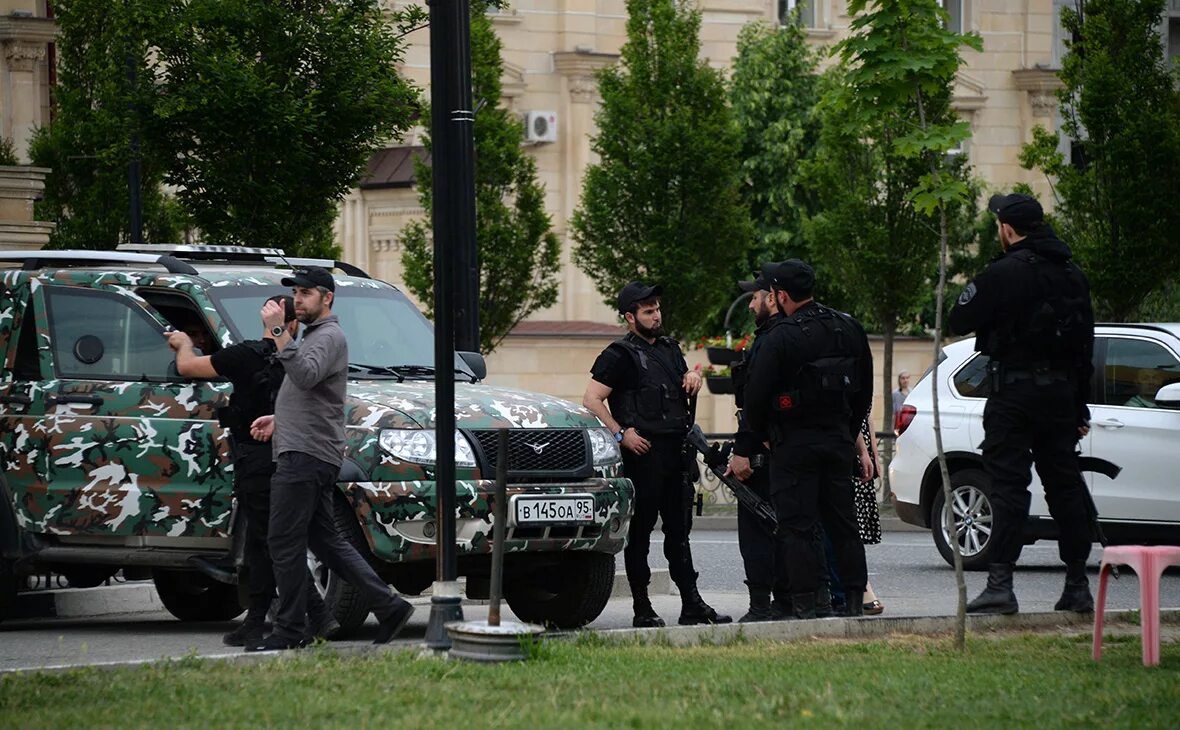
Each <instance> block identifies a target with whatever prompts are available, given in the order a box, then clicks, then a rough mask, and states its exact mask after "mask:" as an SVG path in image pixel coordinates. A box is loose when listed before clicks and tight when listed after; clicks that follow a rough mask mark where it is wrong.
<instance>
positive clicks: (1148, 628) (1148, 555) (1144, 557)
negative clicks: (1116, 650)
mask: <svg viewBox="0 0 1180 730" xmlns="http://www.w3.org/2000/svg"><path fill="white" fill-rule="evenodd" d="M1116 565H1125V566H1127V567H1129V568H1130V569H1131V570H1133V571H1135V574H1136V575H1138V576H1139V623H1140V626H1141V627H1142V629H1143V666H1146V667H1152V666H1155V665H1157V664H1159V663H1160V577H1161V576H1162V575H1163V573H1164V569H1165V568H1167V567H1168V566H1169V565H1180V547H1166V546H1161V547H1152V546H1146V545H1118V546H1115V547H1107V548H1106V549H1104V550H1103V551H1102V567H1101V568H1099V570H1098V600H1097V602H1096V603H1097V605H1096V606H1095V607H1094V661H1098V660H1099V659H1101V658H1102V619H1103V615H1104V614H1105V613H1106V582H1107V580H1109V578H1110V571H1111V570H1112V569H1113V567H1114V566H1116Z"/></svg>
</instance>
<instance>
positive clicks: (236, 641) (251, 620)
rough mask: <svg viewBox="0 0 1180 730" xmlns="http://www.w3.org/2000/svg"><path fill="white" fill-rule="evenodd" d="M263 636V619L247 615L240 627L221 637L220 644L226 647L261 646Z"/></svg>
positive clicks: (264, 631) (264, 630)
mask: <svg viewBox="0 0 1180 730" xmlns="http://www.w3.org/2000/svg"><path fill="white" fill-rule="evenodd" d="M265 634H266V625H265V623H264V619H263V618H262V617H251V616H249V615H247V616H246V620H245V621H243V622H242V624H241V625H240V626H238V627H237V628H236V629H234V630H233V631H231V632H229V633H228V634H226V635H225V636H223V637H221V642H222V643H223V644H225V645H226V646H253V645H256V644H261V643H262V637H263V636H264V635H265Z"/></svg>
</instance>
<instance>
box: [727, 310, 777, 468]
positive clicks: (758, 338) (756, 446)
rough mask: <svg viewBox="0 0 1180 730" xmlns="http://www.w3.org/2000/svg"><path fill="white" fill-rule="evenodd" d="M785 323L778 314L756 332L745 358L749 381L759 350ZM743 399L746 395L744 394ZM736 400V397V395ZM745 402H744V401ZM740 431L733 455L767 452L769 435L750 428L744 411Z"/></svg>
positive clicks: (739, 412) (735, 440)
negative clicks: (765, 444)
mask: <svg viewBox="0 0 1180 730" xmlns="http://www.w3.org/2000/svg"><path fill="white" fill-rule="evenodd" d="M782 321H783V316H782V314H780V313H778V312H776V313H775V314H774V315H773V316H772V317H771V318H770V319H768V320H766V322H764V323H763V324H762V326H761V327H759V328H758V329H757V330H755V332H754V341H753V342H751V343H750V347H749V348H748V349H747V350H746V352H745V355H744V356H743V361H744V363H745V364H744V367H745V368H746V373H747V376H746V378H747V380H748V379H749V372H750V367H751V366H752V364H753V362H754V357H755V356H756V355H757V354H758V350H759V349H760V348H761V347H762V345H763V344H765V342H766V336H767V335H768V334H769V333H770V331H771V330H772V329H774V328H775V327H776V326H777V325H778V324H779V323H780V322H782ZM742 395H743V397H744V396H745V395H746V394H745V393H742ZM735 398H736V395H735ZM743 402H744V400H743ZM737 419H738V430H737V433H736V434H734V437H733V453H734V455H735V456H745V457H747V458H749V457H751V456H754V455H756V454H760V453H763V452H765V451H766V448H765V447H764V446H763V445H762V444H763V442H765V441H766V440H767V435H766V434H764V433H758V432H756V431H754V429H752V428H750V423H749V420H748V419H747V418H746V414H745V411H744V410H740V411H738V414H737Z"/></svg>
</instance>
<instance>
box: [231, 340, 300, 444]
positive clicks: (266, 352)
mask: <svg viewBox="0 0 1180 730" xmlns="http://www.w3.org/2000/svg"><path fill="white" fill-rule="evenodd" d="M241 344H242V345H243V346H244V347H246V348H248V349H249V350H250V351H251V352H253V353H254V354H255V355H257V356H258V357H259V358H261V359H262V360H263V361H264V362H265V365H264V366H263V367H261V368H259V369H258V370H257V371H256V372H255V373H254V374H253V375H252V376H251V377H250V379H249V381H247V382H244V383H240V382H234V384H233V385H234V391H233V393H232V394H231V395H230V398H229V405H228V406H226V407H225V408H222V409H221V411H220V412H219V414H218V415H219V417H220V420H221V425H222V426H223V427H226V428H229V430H230V435H232V436H233V437H234V441H236V442H237V443H239V444H246V443H252V442H254V439H253V438H252V437H251V436H250V424H252V423H254V420H255V419H257V418H259V417H261V416H269V415H271V414H273V413H274V412H275V400H276V399H277V398H278V395H279V386H281V385H282V384H283V376H284V374H285V373H284V371H283V365H282V363H280V362H279V361H278V358H276V357H275V354H276V351H275V344H274V340H246V341H245V342H243V343H241Z"/></svg>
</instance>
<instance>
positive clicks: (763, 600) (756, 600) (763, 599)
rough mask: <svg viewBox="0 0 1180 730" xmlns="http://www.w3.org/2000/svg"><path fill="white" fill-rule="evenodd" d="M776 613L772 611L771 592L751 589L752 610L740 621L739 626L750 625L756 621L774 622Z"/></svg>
mask: <svg viewBox="0 0 1180 730" xmlns="http://www.w3.org/2000/svg"><path fill="white" fill-rule="evenodd" d="M773 620H774V613H773V612H772V611H771V610H770V591H769V590H767V589H765V588H753V587H751V588H750V610H749V611H746V615H745V616H742V617H741V618H739V619H738V623H739V624H749V623H754V622H756V621H773Z"/></svg>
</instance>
